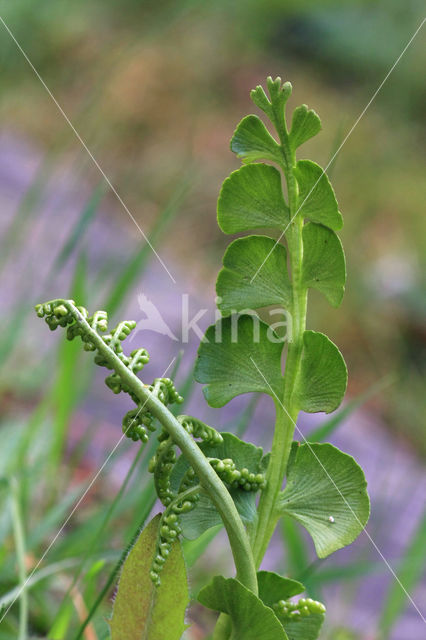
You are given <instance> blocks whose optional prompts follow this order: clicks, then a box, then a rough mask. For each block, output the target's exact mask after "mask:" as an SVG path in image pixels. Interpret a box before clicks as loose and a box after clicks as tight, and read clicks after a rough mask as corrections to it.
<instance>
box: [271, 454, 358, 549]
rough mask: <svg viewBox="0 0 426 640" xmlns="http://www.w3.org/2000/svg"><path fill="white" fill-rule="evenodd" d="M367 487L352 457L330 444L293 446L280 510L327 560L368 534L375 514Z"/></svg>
mask: <svg viewBox="0 0 426 640" xmlns="http://www.w3.org/2000/svg"><path fill="white" fill-rule="evenodd" d="M366 487H367V483H366V480H365V477H364V473H363V471H362V469H361V467H359V466H358V464H357V463H356V462H355V460H354V459H353V458H352V457H351V456H349V455H347V454H346V453H343V452H342V451H340V450H339V449H337V448H336V447H334V446H333V445H331V444H303V445H299V443H294V444H293V448H292V453H291V456H290V459H289V465H288V468H287V484H286V487H285V489H284V491H282V492H281V494H280V496H279V499H278V511H279V512H280V513H281V514H282V515H289V516H291V517H292V518H295V519H296V520H297V521H298V522H300V524H302V525H303V526H304V527H305V528H306V529H307V530H308V531H309V533H310V534H311V536H312V538H313V541H314V544H315V549H316V552H317V554H318V556H319V557H320V558H325V557H326V556H328V555H329V554H330V553H333V552H334V551H336V550H337V549H341V548H342V547H344V546H346V545H348V544H351V542H353V541H354V540H355V538H356V537H357V536H358V535H359V534H360V533H361V531H362V530H363V528H364V526H365V524H366V522H367V520H368V516H369V513H370V502H369V499H368V494H367V489H366Z"/></svg>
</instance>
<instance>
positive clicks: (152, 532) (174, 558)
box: [109, 515, 189, 640]
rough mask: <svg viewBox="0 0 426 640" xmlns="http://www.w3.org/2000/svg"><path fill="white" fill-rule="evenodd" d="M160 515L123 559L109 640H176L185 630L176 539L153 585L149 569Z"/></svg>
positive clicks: (181, 563) (185, 589)
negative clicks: (159, 579) (156, 583)
mask: <svg viewBox="0 0 426 640" xmlns="http://www.w3.org/2000/svg"><path fill="white" fill-rule="evenodd" d="M159 523H160V515H158V516H156V517H155V518H154V519H153V520H151V522H150V523H149V525H148V526H147V527H146V528H145V529H144V530H143V531H142V533H141V534H140V536H139V538H138V539H137V541H136V543H135V545H134V546H133V547H132V549H131V551H130V553H129V555H128V556H127V558H126V561H125V562H124V565H123V569H122V572H121V577H120V581H119V583H118V591H117V595H116V597H115V602H114V607H113V612H112V618H111V620H110V622H109V624H110V627H111V640H141V638H143V639H144V640H160V638H161V639H162V638H164V639H166V638H167V640H179V639H180V638H181V636H182V633H183V632H184V630H185V621H184V617H185V610H186V607H187V606H188V599H189V596H188V585H187V579H186V570H185V563H184V559H183V555H182V550H181V546H180V543H179V542H175V543H174V544H173V547H172V550H171V552H170V554H169V555H168V557H167V561H166V563H165V564H164V567H163V570H162V573H161V585H160V586H159V587H155V586H154V584H153V582H152V580H151V578H150V575H149V572H150V568H151V564H152V561H153V557H154V555H155V551H156V543H157V535H158V526H159Z"/></svg>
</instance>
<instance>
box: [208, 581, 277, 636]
mask: <svg viewBox="0 0 426 640" xmlns="http://www.w3.org/2000/svg"><path fill="white" fill-rule="evenodd" d="M198 600H199V602H201V604H202V605H204V606H205V607H208V608H209V609H213V610H214V611H221V612H223V613H227V614H228V615H229V616H230V617H231V620H232V626H233V634H232V638H233V640H260V639H261V640H286V639H287V635H286V633H285V631H284V629H283V627H282V625H281V623H280V621H279V620H278V618H277V617H276V615H275V613H274V612H273V611H272V609H270V608H269V607H267V606H266V605H264V604H263V602H262V601H261V600H260V598H258V597H257V596H255V595H254V593H253V592H252V591H249V590H248V589H247V588H246V587H244V586H243V585H242V584H241V583H240V582H238V580H236V579H235V578H224V577H223V576H216V577H215V578H213V580H212V581H211V582H210V584H208V585H207V586H206V587H204V588H203V589H202V590H201V591H200V593H199V595H198Z"/></svg>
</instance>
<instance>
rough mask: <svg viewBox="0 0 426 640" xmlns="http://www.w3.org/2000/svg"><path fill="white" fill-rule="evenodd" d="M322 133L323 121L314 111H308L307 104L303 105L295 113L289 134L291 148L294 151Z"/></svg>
mask: <svg viewBox="0 0 426 640" xmlns="http://www.w3.org/2000/svg"><path fill="white" fill-rule="evenodd" d="M320 131H321V120H320V118H319V116H318V114H317V113H315V111H314V110H313V109H308V107H307V106H306V104H302V105H301V106H300V107H297V108H296V109H295V110H294V111H293V117H292V120H291V129H290V133H289V141H290V146H291V147H292V149H293V151H295V150H296V149H297V147H300V145H301V144H303V143H304V142H306V141H307V140H309V138H313V137H314V136H316V135H317V133H319V132H320Z"/></svg>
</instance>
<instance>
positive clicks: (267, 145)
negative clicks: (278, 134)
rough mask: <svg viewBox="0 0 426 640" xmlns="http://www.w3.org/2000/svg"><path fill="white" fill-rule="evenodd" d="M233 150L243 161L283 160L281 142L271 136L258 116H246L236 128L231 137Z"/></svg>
mask: <svg viewBox="0 0 426 640" xmlns="http://www.w3.org/2000/svg"><path fill="white" fill-rule="evenodd" d="M231 150H232V151H233V152H234V153H236V154H237V156H238V157H239V158H241V159H242V161H243V162H253V161H255V160H272V161H274V162H281V161H282V152H281V149H280V146H279V144H278V143H277V142H276V141H275V140H274V138H273V137H272V136H271V134H270V133H269V131H268V130H267V128H266V127H265V125H264V124H263V122H262V120H261V119H260V118H259V117H258V116H253V115H251V116H246V117H245V118H243V119H242V120H241V122H240V123H239V124H238V126H237V128H236V129H235V132H234V135H233V136H232V139H231Z"/></svg>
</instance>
